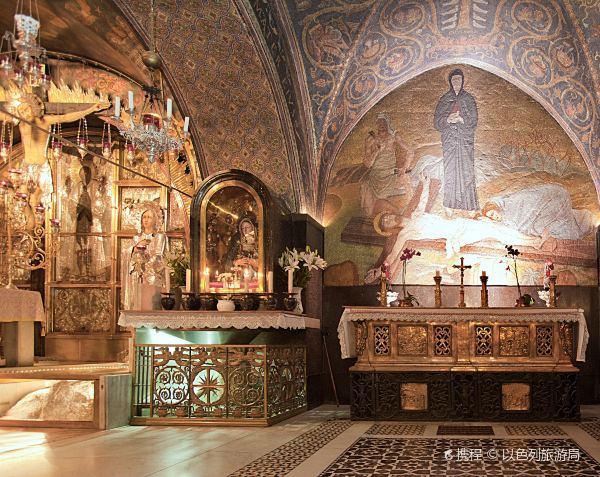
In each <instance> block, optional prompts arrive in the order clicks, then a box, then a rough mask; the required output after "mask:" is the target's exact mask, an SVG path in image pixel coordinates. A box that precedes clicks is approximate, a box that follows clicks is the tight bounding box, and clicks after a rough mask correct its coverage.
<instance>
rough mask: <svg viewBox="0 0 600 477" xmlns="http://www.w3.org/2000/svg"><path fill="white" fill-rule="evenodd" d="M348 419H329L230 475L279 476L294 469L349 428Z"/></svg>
mask: <svg viewBox="0 0 600 477" xmlns="http://www.w3.org/2000/svg"><path fill="white" fill-rule="evenodd" d="M351 425H352V422H350V421H348V420H338V421H327V422H324V423H323V424H320V425H319V426H317V427H316V428H315V429H313V430H311V431H308V432H305V433H304V434H302V435H300V436H298V437H296V438H295V439H292V440H291V441H289V442H286V443H285V444H283V445H282V446H279V447H277V448H276V449H273V450H272V451H271V452H269V453H267V454H265V455H263V456H262V457H260V458H258V459H256V460H254V461H252V462H250V463H249V464H248V465H246V466H244V467H242V468H241V469H239V470H237V471H236V472H234V473H232V474H229V477H278V476H282V475H285V474H287V473H288V472H290V471H292V470H293V469H294V468H296V467H297V466H298V465H300V464H301V463H302V462H304V461H305V460H306V459H308V458H309V457H310V456H311V455H312V454H314V453H315V452H316V451H318V450H319V449H320V448H321V447H323V446H324V445H325V444H327V443H328V442H329V441H331V440H333V439H335V438H336V437H337V436H339V435H340V434H341V433H342V432H344V431H345V430H346V429H348V428H349V427H350V426H351Z"/></svg>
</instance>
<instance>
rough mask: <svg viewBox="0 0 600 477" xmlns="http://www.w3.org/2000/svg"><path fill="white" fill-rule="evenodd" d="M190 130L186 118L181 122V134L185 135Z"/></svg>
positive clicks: (188, 120) (188, 119)
mask: <svg viewBox="0 0 600 477" xmlns="http://www.w3.org/2000/svg"><path fill="white" fill-rule="evenodd" d="M189 128H190V118H189V117H188V116H186V117H185V120H184V121H183V133H184V134H185V133H187V132H188V130H189Z"/></svg>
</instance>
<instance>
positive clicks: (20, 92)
mask: <svg viewBox="0 0 600 477" xmlns="http://www.w3.org/2000/svg"><path fill="white" fill-rule="evenodd" d="M34 10H35V14H36V15H37V16H38V18H39V14H38V12H37V2H34V3H33V6H32V2H29V11H28V12H25V8H24V0H20V1H18V2H17V10H16V11H17V13H16V14H15V16H14V27H13V31H12V32H10V31H7V32H5V33H4V35H3V36H2V40H1V41H0V77H1V78H2V79H3V80H4V81H5V82H6V81H8V85H6V84H5V86H8V88H7V89H8V91H9V92H10V93H11V95H12V96H13V98H12V99H13V100H18V99H19V96H26V95H32V94H36V93H38V94H39V93H40V92H39V89H41V94H45V93H46V92H47V91H48V88H49V87H50V76H49V75H48V74H46V65H45V64H44V62H43V59H44V58H45V55H46V50H45V49H44V48H42V46H41V44H40V40H39V30H40V22H39V21H38V20H36V18H34V17H33V14H34ZM26 13H29V14H26ZM5 99H7V98H5ZM17 106H18V105H17Z"/></svg>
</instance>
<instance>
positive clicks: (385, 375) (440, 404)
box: [338, 307, 589, 420]
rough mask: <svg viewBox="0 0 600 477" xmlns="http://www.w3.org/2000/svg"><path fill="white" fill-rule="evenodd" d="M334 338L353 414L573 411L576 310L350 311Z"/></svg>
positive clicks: (583, 332)
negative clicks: (347, 376)
mask: <svg viewBox="0 0 600 477" xmlns="http://www.w3.org/2000/svg"><path fill="white" fill-rule="evenodd" d="M575 323H577V324H578V325H579V326H578V328H579V330H578V338H577V340H575V339H574V336H575V329H574V326H573V325H574V324H575ZM338 336H339V339H340V346H341V350H342V357H352V356H356V357H357V361H356V364H355V365H354V366H353V367H352V368H350V371H351V375H352V376H351V378H352V379H351V382H352V400H351V414H352V417H353V418H354V419H423V420H430V419H459V420H463V419H471V420H476V419H479V420H575V419H578V417H579V400H578V396H577V373H578V372H579V371H578V369H577V368H576V367H575V366H573V363H572V361H573V360H575V359H576V360H578V361H584V360H585V348H586V346H587V340H588V338H589V334H588V331H587V326H586V322H585V317H584V315H583V311H582V310H578V309H556V308H551V309H548V308H471V309H469V308H467V309H464V308H462V309H459V308H431V309H428V308H379V307H347V308H346V309H345V310H344V313H343V315H342V318H341V320H340V323H339V326H338Z"/></svg>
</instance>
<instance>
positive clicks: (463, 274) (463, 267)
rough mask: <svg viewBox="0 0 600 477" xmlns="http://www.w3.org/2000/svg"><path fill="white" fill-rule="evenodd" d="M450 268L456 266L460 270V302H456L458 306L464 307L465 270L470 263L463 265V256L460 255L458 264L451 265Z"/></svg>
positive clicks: (469, 266)
mask: <svg viewBox="0 0 600 477" xmlns="http://www.w3.org/2000/svg"><path fill="white" fill-rule="evenodd" d="M452 268H458V269H459V270H460V303H459V304H458V307H459V308H466V306H467V305H466V304H465V283H464V278H465V270H467V269H469V268H471V265H465V258H464V257H460V265H452Z"/></svg>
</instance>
